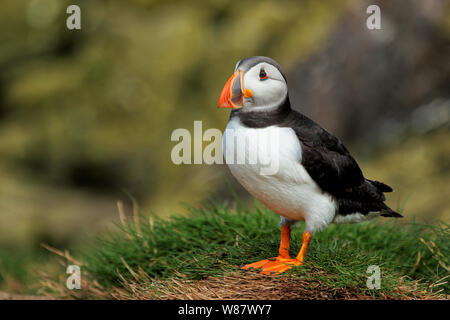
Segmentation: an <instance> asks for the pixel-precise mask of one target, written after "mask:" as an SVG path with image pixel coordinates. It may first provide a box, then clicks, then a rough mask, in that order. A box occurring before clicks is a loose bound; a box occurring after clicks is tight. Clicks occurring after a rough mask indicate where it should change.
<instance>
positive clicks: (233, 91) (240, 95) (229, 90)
mask: <svg viewBox="0 0 450 320" xmlns="http://www.w3.org/2000/svg"><path fill="white" fill-rule="evenodd" d="M243 88H244V72H243V71H242V70H237V71H236V72H235V73H234V74H233V75H232V76H231V78H230V79H228V81H227V83H226V84H225V87H223V90H222V93H221V94H220V98H219V104H218V107H219V108H233V109H239V108H241V107H242V104H243V102H244V97H246V98H249V97H251V96H252V95H253V94H252V92H251V91H250V89H245V90H244V91H242V90H243Z"/></svg>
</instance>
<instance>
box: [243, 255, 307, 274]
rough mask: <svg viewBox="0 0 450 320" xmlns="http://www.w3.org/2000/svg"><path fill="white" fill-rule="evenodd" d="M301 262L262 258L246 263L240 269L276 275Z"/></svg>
mask: <svg viewBox="0 0 450 320" xmlns="http://www.w3.org/2000/svg"><path fill="white" fill-rule="evenodd" d="M302 264H303V263H302V262H301V261H300V260H298V259H291V258H283V257H280V256H278V257H275V258H270V259H264V260H261V261H258V262H254V263H250V264H246V265H245V266H242V267H241V269H242V270H254V271H256V272H258V273H260V274H264V275H276V274H280V273H283V272H285V271H287V270H289V269H292V268H293V267H295V266H299V265H302Z"/></svg>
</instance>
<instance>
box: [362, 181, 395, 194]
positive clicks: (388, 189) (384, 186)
mask: <svg viewBox="0 0 450 320" xmlns="http://www.w3.org/2000/svg"><path fill="white" fill-rule="evenodd" d="M367 180H369V179H367ZM369 181H370V182H371V183H372V184H373V185H374V186H375V188H377V189H378V190H379V191H381V192H392V191H394V189H392V188H391V187H389V186H388V185H387V184H384V183H383V182H380V181H375V180H369Z"/></svg>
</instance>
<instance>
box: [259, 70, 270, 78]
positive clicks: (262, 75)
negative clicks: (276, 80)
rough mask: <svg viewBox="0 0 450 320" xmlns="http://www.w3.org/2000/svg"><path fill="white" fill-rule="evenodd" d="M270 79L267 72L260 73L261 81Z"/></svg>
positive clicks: (261, 71)
mask: <svg viewBox="0 0 450 320" xmlns="http://www.w3.org/2000/svg"><path fill="white" fill-rule="evenodd" d="M268 77H269V76H268V75H267V73H266V70H264V69H261V70H260V71H259V80H264V79H267V78H268Z"/></svg>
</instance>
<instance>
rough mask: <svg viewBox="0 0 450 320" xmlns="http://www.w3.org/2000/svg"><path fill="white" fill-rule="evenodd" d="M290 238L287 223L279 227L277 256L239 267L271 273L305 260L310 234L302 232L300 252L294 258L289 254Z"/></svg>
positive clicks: (290, 267)
mask: <svg viewBox="0 0 450 320" xmlns="http://www.w3.org/2000/svg"><path fill="white" fill-rule="evenodd" d="M290 239H291V228H290V226H288V225H284V226H282V227H281V243H280V249H279V250H278V252H279V253H278V257H275V258H270V259H264V260H261V261H258V262H254V263H250V264H247V265H245V266H243V267H241V269H243V270H256V271H258V272H259V273H261V274H266V275H272V274H279V273H282V272H285V271H287V270H289V269H292V267H294V266H299V265H301V264H303V262H304V261H305V256H306V251H307V250H308V245H309V242H310V241H311V234H310V233H309V231H306V232H304V233H303V242H302V247H301V249H300V252H299V253H298V255H297V257H296V258H295V259H291V257H290V256H289V242H290Z"/></svg>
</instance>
